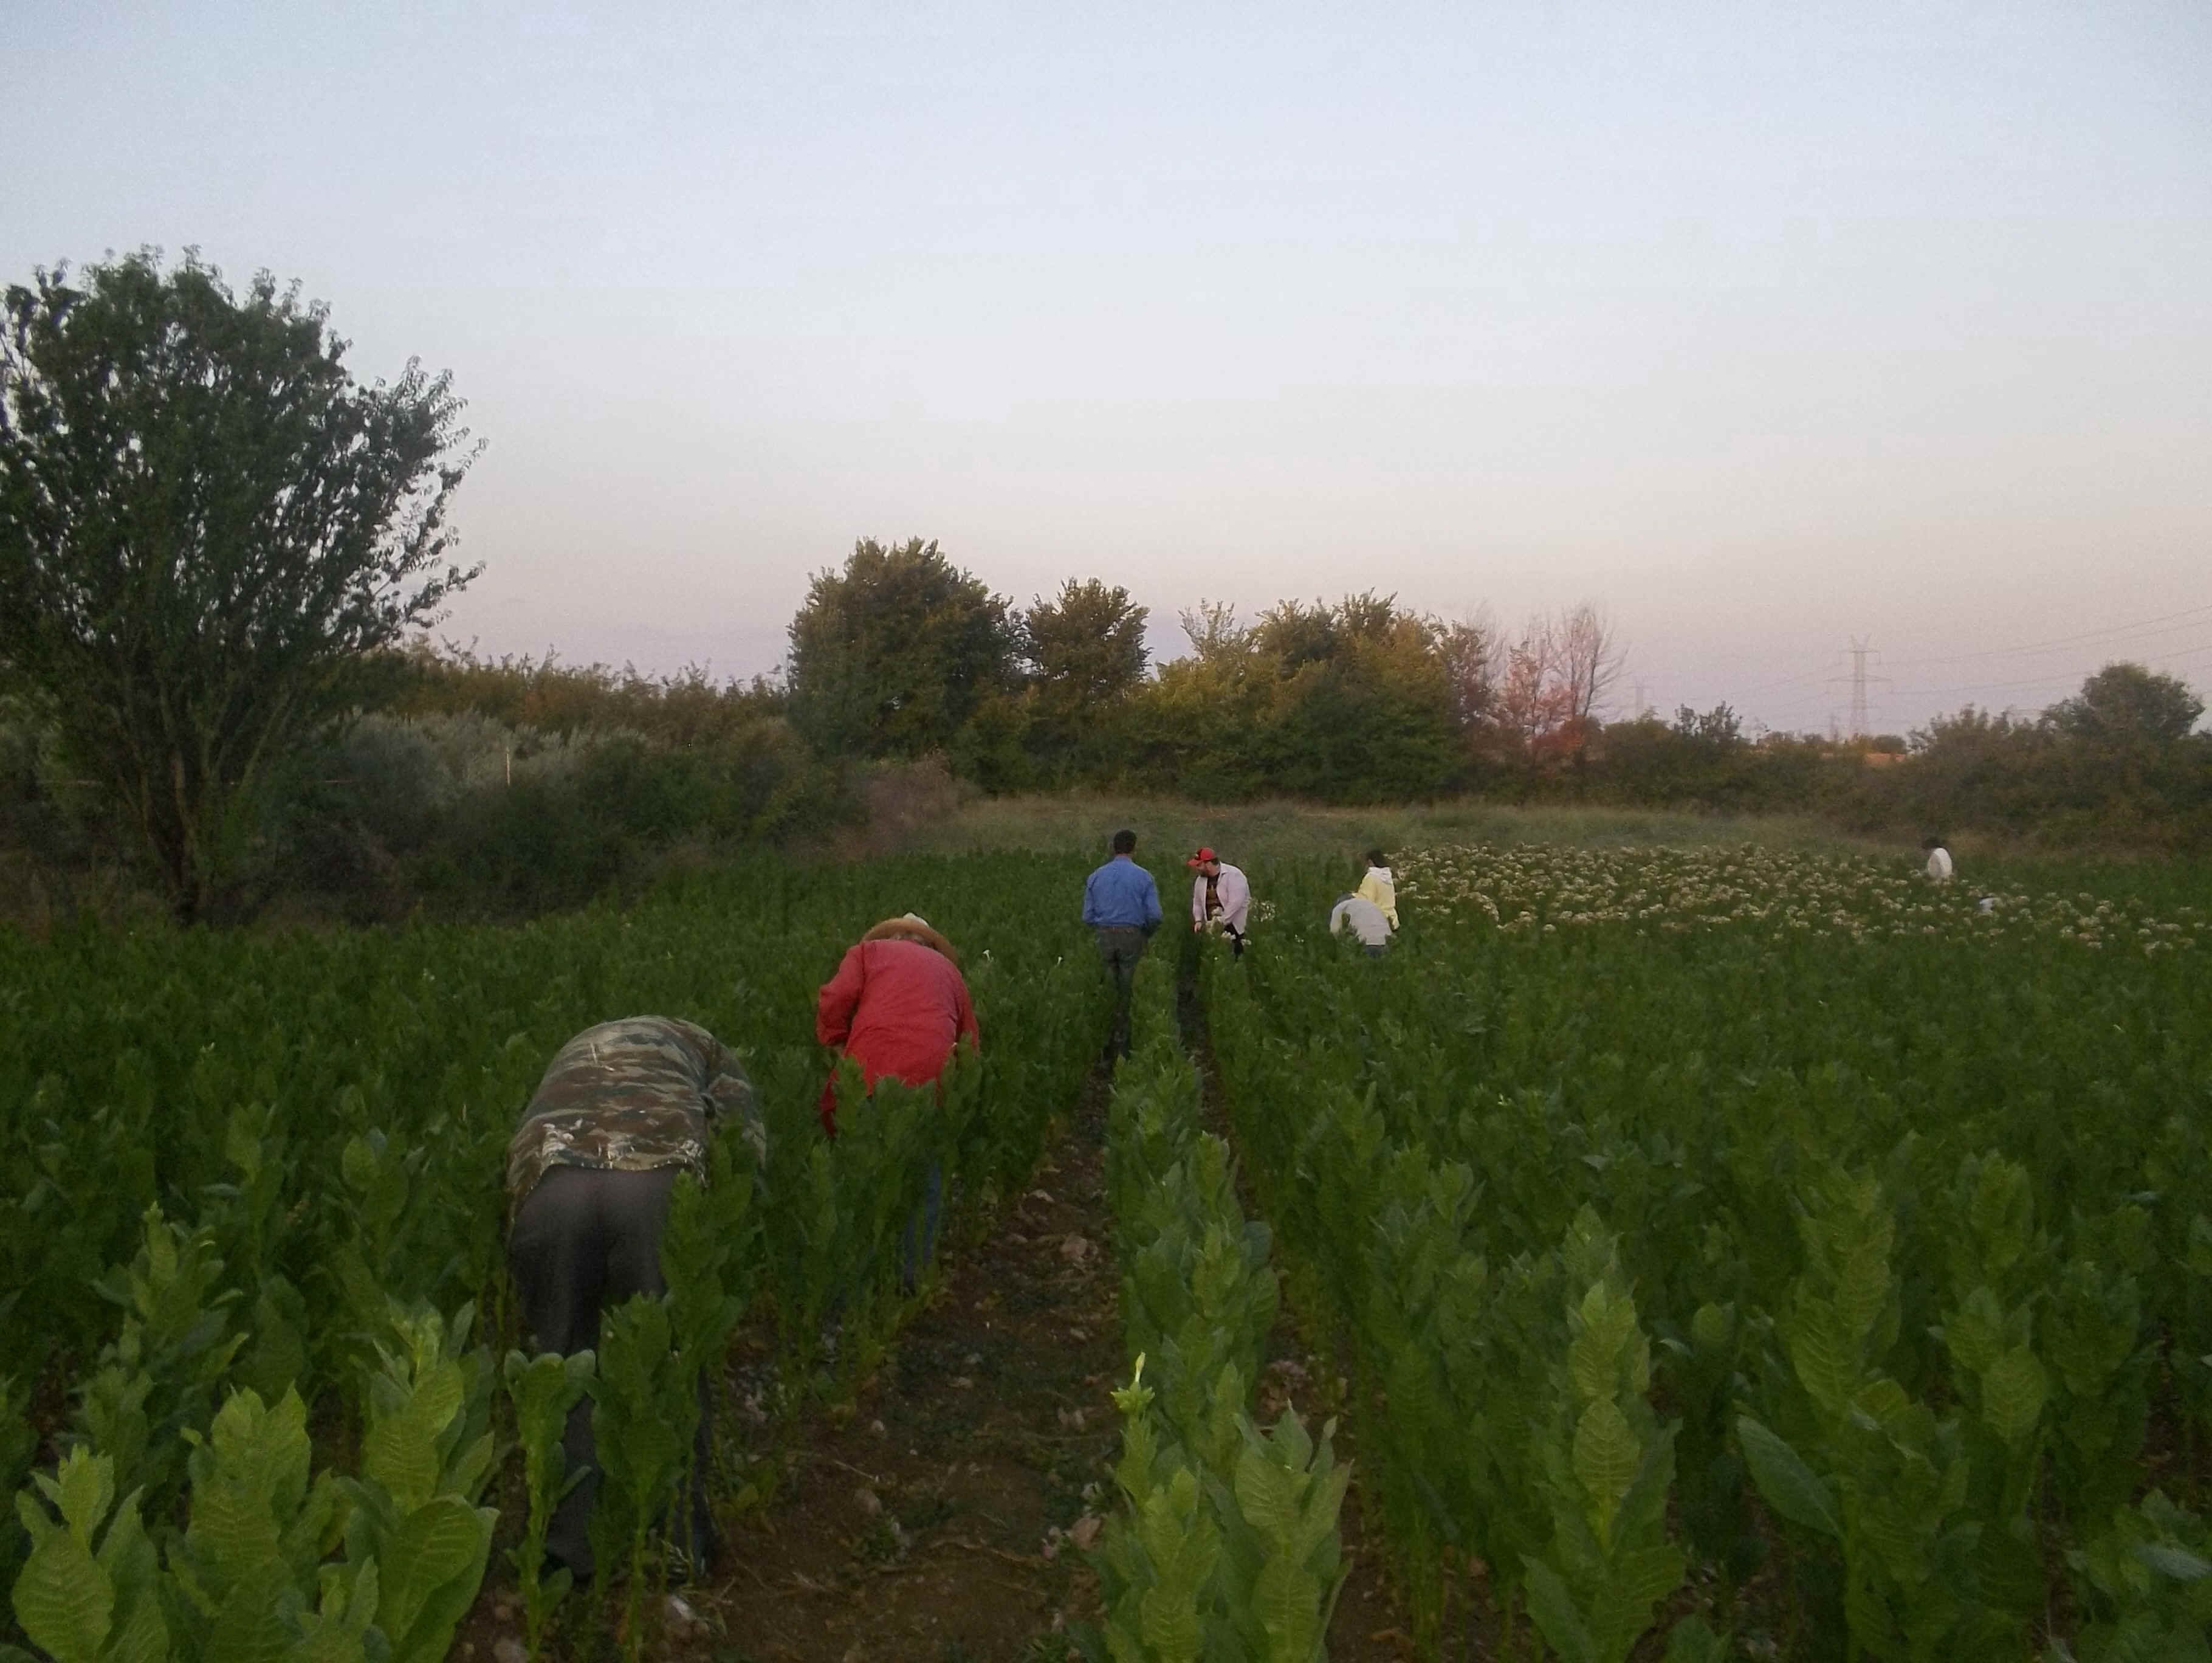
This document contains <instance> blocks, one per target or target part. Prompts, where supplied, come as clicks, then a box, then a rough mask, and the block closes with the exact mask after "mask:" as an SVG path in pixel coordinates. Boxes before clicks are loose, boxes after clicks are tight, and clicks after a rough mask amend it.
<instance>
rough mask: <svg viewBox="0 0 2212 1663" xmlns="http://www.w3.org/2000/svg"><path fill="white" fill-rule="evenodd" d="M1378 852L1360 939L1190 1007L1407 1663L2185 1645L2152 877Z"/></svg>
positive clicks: (2185, 911)
mask: <svg viewBox="0 0 2212 1663" xmlns="http://www.w3.org/2000/svg"><path fill="white" fill-rule="evenodd" d="M1322 877H1323V874H1318V873H1310V874H1299V873H1296V872H1285V873H1279V874H1275V877H1274V880H1273V884H1272V886H1271V892H1272V893H1273V894H1274V895H1275V897H1276V899H1277V901H1278V905H1279V910H1280V911H1281V912H1282V913H1284V914H1285V915H1286V916H1288V917H1293V918H1300V919H1305V920H1311V919H1315V918H1317V917H1321V916H1322V911H1323V910H1324V909H1325V908H1326V906H1327V905H1328V900H1329V899H1330V886H1328V885H1327V884H1325V883H1324V882H1323V881H1322ZM1336 887H1341V884H1340V883H1339V884H1338V885H1336ZM2136 889H2137V892H2135V893H2129V892H2126V891H2125V890H2124V889H2123V890H2122V891H2121V892H2119V893H2118V895H2117V896H2113V895H2110V894H2108V895H2107V896H2106V898H2104V899H2100V898H2099V897H2098V896H2097V895H2095V894H2093V893H2083V892H2072V893H2061V892H2050V891H2043V892H2033V891H2029V890H2027V889H2024V888H2020V887H2016V886H2015V887H2001V888H1998V889H1996V890H1994V891H1991V892H1986V893H1985V892H1980V891H1977V890H1974V889H1972V888H1968V887H1966V886H1965V885H1963V884H1957V885H1953V886H1948V887H1947V888H1942V889H1938V888H1936V887H1934V886H1929V885H1928V884H1926V883H1924V882H1922V881H1920V880H1917V878H1916V877H1914V876H1911V875H1908V874H1907V872H1906V871H1905V869H1904V868H1902V866H1901V863H1900V864H1899V865H1893V866H1887V867H1885V866H1882V865H1881V864H1878V863H1875V862H1867V861H1864V860H1858V859H1853V858H1850V857H1833V858H1818V857H1808V856H1782V855H1778V854H1774V853H1772V852H1768V851H1759V850H1741V851H1730V850H1702V851H1696V852H1674V851H1667V850H1613V851H1587V852H1580V851H1578V852H1565V851H1559V850H1541V849H1531V850H1492V849H1462V850H1451V849H1440V850H1429V851H1426V852H1425V853H1424V854H1422V855H1420V856H1418V857H1413V858H1409V859H1407V861H1406V862H1403V863H1402V865H1401V890H1400V894H1401V904H1402V906H1403V909H1404V911H1405V913H1406V916H1407V928H1406V930H1405V932H1404V935H1403V937H1402V938H1401V941H1398V942H1397V943H1395V944H1394V947H1393V948H1392V950H1391V952H1390V953H1389V956H1388V957H1387V958H1384V959H1367V958H1365V957H1363V956H1361V955H1360V954H1359V953H1357V952H1356V951H1352V950H1348V949H1346V948H1345V947H1342V946H1341V945H1340V944H1339V943H1337V942H1334V941H1331V940H1330V939H1329V938H1328V935H1326V933H1325V932H1324V931H1322V930H1321V929H1318V928H1313V927H1307V928H1304V929H1289V930H1283V931H1279V932H1278V937H1277V939H1276V940H1274V941H1271V942H1270V943H1269V944H1268V950H1267V951H1266V952H1255V953H1251V954H1250V955H1249V956H1248V958H1247V959H1246V960H1245V961H1244V962H1243V964H1241V965H1233V964H1231V963H1229V962H1228V961H1226V960H1225V959H1212V958H1209V959H1208V960H1207V962H1206V966H1205V969H1206V1016H1207V1022H1208V1027H1209V1032H1210V1037H1211V1042H1212V1051H1213V1055H1214V1057H1215V1059H1216V1062H1217V1063H1218V1069H1219V1071H1220V1075H1221V1079H1222V1081H1223V1086H1224V1089H1225V1095H1226V1098H1227V1100H1228V1105H1229V1108H1230V1111H1231V1117H1232V1119H1233V1124H1234V1127H1235V1130H1236V1132H1237V1136H1238V1138H1239V1140H1240V1142H1241V1146H1242V1148H1243V1151H1244V1152H1245V1154H1246V1157H1247V1159H1248V1160H1249V1163H1250V1165H1251V1167H1252V1168H1253V1170H1254V1172H1255V1177H1256V1179H1257V1184H1256V1189H1257V1193H1258V1195H1259V1196H1260V1197H1261V1201H1262V1203H1263V1204H1264V1206H1265V1209H1266V1211H1267V1216H1268V1217H1269V1219H1270V1221H1271V1222H1272V1223H1273V1226H1274V1227H1275V1229H1276V1231H1277V1232H1278V1233H1279V1238H1280V1242H1281V1245H1282V1247H1283V1249H1284V1252H1285V1258H1286V1260H1287V1264H1288V1268H1289V1282H1288V1288H1289V1290H1290V1293H1291V1298H1292V1301H1293V1302H1294V1303H1295V1304H1297V1305H1298V1306H1299V1307H1301V1308H1302V1310H1303V1311H1304V1313H1305V1314H1306V1316H1307V1318H1308V1319H1309V1320H1310V1322H1311V1323H1313V1324H1314V1325H1316V1326H1317V1327H1318V1328H1319V1329H1320V1330H1321V1331H1322V1332H1323V1333H1324V1334H1325V1336H1326V1337H1327V1340H1328V1343H1330V1344H1331V1345H1332V1346H1333V1347H1334V1349H1335V1351H1336V1354H1337V1355H1338V1356H1339V1357H1340V1360H1341V1365H1342V1367H1343V1368H1344V1370H1345V1372H1346V1377H1347V1379H1348V1380H1350V1382H1351V1385H1350V1387H1349V1393H1350V1402H1349V1404H1347V1406H1346V1411H1345V1412H1346V1416H1347V1418H1348V1420H1349V1422H1350V1423H1351V1424H1352V1427H1353V1428H1355V1429H1356V1430H1357V1431H1358V1434H1359V1446H1358V1447H1359V1454H1360V1459H1361V1463H1362V1465H1363V1469H1364V1471H1365V1473H1366V1477H1367V1478H1368V1479H1369V1480H1370V1481H1371V1483H1373V1485H1374V1489H1375V1492H1376V1495H1378V1496H1379V1499H1380V1503H1381V1506H1382V1508H1383V1512H1384V1513H1385V1514H1386V1515H1387V1523H1388V1527H1389V1536H1390V1538H1391V1542H1392V1544H1393V1551H1394V1553H1395V1556H1397V1559H1398V1561H1399V1568H1400V1573H1401V1575H1402V1576H1403V1577H1404V1578H1405V1581H1406V1586H1407V1590H1408V1593H1409V1597H1410V1598H1411V1599H1412V1600H1413V1605H1414V1606H1415V1610H1416V1611H1417V1614H1418V1619H1419V1623H1420V1625H1421V1627H1422V1629H1423V1632H1424V1634H1425V1636H1426V1637H1427V1639H1428V1640H1429V1641H1430V1642H1431V1643H1432V1644H1436V1643H1441V1642H1442V1641H1443V1639H1444V1638H1445V1637H1447V1636H1462V1635H1463V1636H1468V1637H1469V1642H1470V1643H1474V1644H1479V1645H1480V1646H1482V1647H1484V1648H1487V1649H1486V1654H1496V1655H1516V1654H1517V1655H1524V1656H1530V1655H1534V1654H1536V1653H1537V1648H1538V1647H1539V1645H1540V1643H1541V1646H1543V1647H1545V1648H1549V1651H1550V1652H1552V1653H1555V1654H1558V1655H1559V1656H1562V1657H1565V1658H1569V1659H1574V1660H1619V1659H1621V1658H1624V1657H1626V1656H1628V1655H1630V1654H1631V1653H1632V1651H1635V1650H1636V1648H1638V1645H1639V1644H1641V1645H1642V1646H1643V1647H1644V1651H1643V1652H1641V1653H1638V1654H1640V1655H1644V1654H1648V1655H1654V1656H1656V1655H1658V1654H1659V1650H1660V1648H1661V1642H1662V1640H1663V1641H1664V1642H1665V1643H1664V1647H1663V1649H1664V1652H1665V1654H1666V1655H1667V1656H1668V1657H1669V1658H1672V1659H1689V1658H1701V1657H1717V1656H1722V1655H1742V1654H1750V1655H1766V1656H1773V1655H1781V1656H1792V1657H1800V1656H1802V1657H1834V1658H1846V1657H1852V1658H1857V1657H1870V1658H1881V1659H1917V1658H1952V1657H1977V1658H1979V1657H1992V1658H1995V1657H2008V1658H2015V1657H2043V1656H2047V1657H2051V1658H2063V1657H2075V1658H2080V1659H2083V1660H2096V1659H2117V1658H2130V1659H2134V1658H2143V1659H2148V1658H2153V1657H2158V1658H2192V1657H2203V1656H2206V1655H2207V1651H2206V1647H2205V1638H2204V1625H2205V1621H2206V1618H2207V1617H2208V1616H2209V1615H2212V1532H2208V1531H2207V1528H2206V1526H2205V1523H2204V1516H2203V1514H2204V1508H2205V1506H2206V1504H2207V1501H2208V1497H2207V1495H2206V1482H2205V1481H2206V1477H2207V1471H2208V1469H2207V1462H2206V1453H2207V1439H2208V1434H2212V1355H2207V1354H2208V1353H2212V1165H2208V1149H2207V1141H2206V1130H2207V1124H2206V1123H2207V1109H2208V1106H2212V1103H2208V1098H2209V1097H2212V1006H2208V1001H2207V995H2208V993H2212V978H2208V977H2207V975H2206V972H2205V968H2204V966H2206V963H2207V958H2206V955H2205V953H2204V951H2203V949H2202V948H2200V947H2198V945H2197V941H2198V938H2199V935H2200V931H2201V928H2202V915H2201V914H2200V913H2199V912H2198V911H2197V910H2196V909H2195V907H2194V906H2193V905H2191V904H2189V903H2187V902H2186V901H2183V900H2180V899H2178V890H2177V888H2176V887H2175V886H2171V885H2168V886H2164V887H2163V888H2161V886H2160V885H2159V884H2158V883H2156V882H2149V883H2144V884H2139V885H2138V886H2136ZM1646 1636H1649V1637H1648V1638H1647V1637H1646Z"/></svg>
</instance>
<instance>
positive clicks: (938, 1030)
mask: <svg viewBox="0 0 2212 1663" xmlns="http://www.w3.org/2000/svg"><path fill="white" fill-rule="evenodd" d="M814 1037H815V1038H816V1039H819V1040H820V1041H821V1042H822V1043H823V1045H833V1046H836V1048H838V1050H840V1051H842V1053H843V1054H844V1055H845V1056H847V1057H851V1058H852V1059H853V1060H854V1062H856V1063H859V1064H860V1072H861V1075H863V1076H864V1077H865V1078H866V1081H867V1083H868V1086H869V1087H870V1088H871V1089H873V1088H874V1086H875V1083H876V1081H878V1080H880V1079H884V1078H890V1079H892V1080H901V1081H905V1082H906V1083H907V1084H908V1085H910V1086H921V1085H927V1084H929V1083H930V1082H931V1081H934V1080H936V1079H937V1078H938V1077H939V1075H942V1074H943V1073H944V1072H945V1064H946V1063H950V1062H951V1060H952V1052H953V1049H954V1047H955V1046H957V1045H959V1043H960V1042H961V1041H962V1040H963V1039H966V1040H968V1041H969V1043H970V1044H971V1045H981V1035H980V1034H979V1033H977V1031H976V1027H975V1006H974V1005H973V1004H972V1003H970V1002H969V998H968V984H967V983H966V982H964V981H963V980H962V979H961V976H960V967H959V957H958V955H957V953H954V952H953V950H952V943H951V942H950V941H946V940H945V937H944V936H942V935H939V934H938V933H937V932H936V931H935V930H934V929H931V928H930V927H929V924H928V923H927V921H926V920H924V919H921V918H919V917H915V915H914V914H913V913H911V912H909V913H907V914H905V915H904V916H903V917H897V918H886V919H885V920H884V922H883V923H879V924H878V925H877V926H876V927H875V928H874V929H871V930H869V931H868V933H867V934H866V935H863V936H861V937H860V940H859V941H856V942H854V944H853V946H852V947H848V949H846V953H845V957H844V959H843V961H842V962H841V963H840V964H839V965H838V966H837V973H836V975H835V976H833V977H831V978H829V980H828V981H827V982H825V983H823V986H822V993H821V996H820V997H819V999H818V1000H817V1002H816V1004H815V1008H814ZM820 1109H821V1114H822V1129H823V1130H824V1131H826V1132H827V1133H829V1136H832V1137H835V1136H836V1135H837V1079H836V1074H835V1073H834V1072H833V1073H832V1074H831V1075H830V1077H829V1081H828V1082H827V1083H826V1084H825V1085H823V1087H822V1099H821V1104H820ZM943 1185H944V1174H943V1173H942V1172H941V1171H940V1170H939V1167H938V1166H937V1163H936V1162H934V1161H932V1162H931V1163H930V1167H929V1172H928V1173H927V1177H926V1180H925V1185H924V1194H923V1197H922V1203H921V1207H920V1208H919V1209H917V1211H916V1214H915V1217H914V1218H913V1219H912V1220H911V1221H908V1226H907V1230H906V1238H905V1240H904V1241H903V1243H902V1254H901V1260H902V1262H901V1266H900V1279H901V1281H902V1282H904V1283H905V1285H906V1286H907V1287H908V1288H909V1289H911V1288H912V1287H913V1286H914V1282H915V1275H916V1272H917V1271H918V1270H919V1269H920V1266H921V1264H923V1263H924V1262H926V1261H927V1259H928V1258H929V1255H930V1252H931V1251H932V1249H933V1247H934V1246H936V1241H937V1219H938V1211H939V1206H940V1204H941V1202H942V1199H943Z"/></svg>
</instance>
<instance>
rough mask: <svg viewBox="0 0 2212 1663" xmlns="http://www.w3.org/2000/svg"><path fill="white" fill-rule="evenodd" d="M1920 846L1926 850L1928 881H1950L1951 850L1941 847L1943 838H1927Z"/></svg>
mask: <svg viewBox="0 0 2212 1663" xmlns="http://www.w3.org/2000/svg"><path fill="white" fill-rule="evenodd" d="M1920 846H1921V847H1922V848H1923V849H1924V850H1927V851H1928V881H1929V882H1930V883H1948V882H1950V881H1951V851H1950V850H1948V849H1946V848H1944V847H1943V839H1942V838H1929V839H1927V840H1926V841H1925V842H1924V843H1923V844H1921V845H1920Z"/></svg>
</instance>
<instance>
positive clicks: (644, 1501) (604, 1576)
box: [588, 1294, 699, 1663]
mask: <svg viewBox="0 0 2212 1663" xmlns="http://www.w3.org/2000/svg"><path fill="white" fill-rule="evenodd" d="M588 1389H589V1390H590V1392H591V1394H592V1440H593V1442H594V1445H595V1447H596V1449H597V1452H598V1455H599V1487H598V1493H597V1497H596V1499H595V1500H594V1502H593V1503H592V1525H591V1539H592V1560H593V1562H594V1564H595V1566H596V1569H597V1570H598V1574H599V1581H600V1584H601V1586H602V1587H603V1588H605V1587H610V1586H611V1584H612V1582H613V1580H614V1574H615V1569H616V1567H617V1566H622V1567H623V1568H624V1569H626V1571H627V1577H626V1583H625V1587H624V1592H623V1617H622V1623H621V1632H622V1635H623V1654H624V1655H625V1656H626V1657H629V1659H631V1660H633V1663H635V1659H636V1658H637V1657H638V1656H639V1655H641V1648H642V1647H643V1645H644V1636H643V1634H642V1632H641V1629H640V1624H639V1621H638V1612H639V1608H640V1605H641V1599H642V1597H643V1594H644V1591H645V1587H644V1584H645V1564H646V1551H645V1550H646V1543H647V1538H649V1537H650V1536H651V1534H652V1532H653V1526H654V1525H655V1524H656V1523H657V1522H658V1521H659V1520H661V1519H662V1518H663V1517H665V1515H666V1514H667V1512H668V1509H669V1507H670V1505H671V1502H674V1500H675V1499H676V1496H677V1494H678V1489H679V1486H680V1485H681V1483H682V1481H683V1477H684V1467H685V1464H686V1463H687V1462H688V1461H689V1460H690V1455H691V1445H692V1438H693V1435H694V1433H695V1432H696V1430H697V1428H698V1424H699V1390H698V1373H697V1371H696V1368H686V1367H685V1366H684V1361H683V1360H682V1359H681V1358H680V1357H678V1355H677V1353H676V1349H675V1346H674V1343H673V1335H672V1332H671V1327H670V1323H669V1313H668V1306H667V1303H666V1301H663V1300H659V1299H656V1298H654V1297H653V1295H651V1294H638V1295H637V1296H636V1297H635V1298H634V1299H632V1300H630V1301H628V1302H626V1303H625V1304H623V1305H621V1306H618V1307H616V1308H615V1309H614V1310H612V1311H610V1312H608V1313H606V1315H605V1317H604V1318H603V1319H601V1322H600V1325H599V1367H598V1368H597V1369H596V1370H595V1371H594V1372H593V1374H592V1378H591V1380H590V1382H589V1385H588Z"/></svg>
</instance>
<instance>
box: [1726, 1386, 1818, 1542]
mask: <svg viewBox="0 0 2212 1663" xmlns="http://www.w3.org/2000/svg"><path fill="white" fill-rule="evenodd" d="M1735 1430H1736V1437H1737V1440H1738V1441H1740V1442H1741V1444H1742V1446H1743V1459H1744V1465H1746V1466H1747V1467H1749V1468H1750V1469H1751V1477H1752V1482H1753V1483H1755V1484H1757V1485H1758V1486H1759V1494H1760V1495H1762V1496H1764V1497H1765V1500H1766V1504H1767V1505H1768V1506H1769V1507H1771V1508H1773V1509H1774V1510H1775V1511H1776V1512H1777V1513H1778V1514H1781V1515H1782V1516H1783V1517H1784V1518H1785V1519H1787V1520H1790V1522H1791V1523H1793V1524H1799V1525H1802V1526H1805V1527H1806V1528H1807V1529H1808V1530H1817V1531H1819V1532H1820V1533H1821V1534H1822V1535H1824V1536H1832V1537H1833V1538H1836V1539H1837V1540H1838V1541H1841V1540H1842V1539H1843V1535H1844V1521H1843V1518H1842V1516H1841V1515H1840V1514H1838V1512H1837V1511H1836V1498H1835V1496H1834V1495H1833V1494H1832V1492H1831V1491H1830V1490H1829V1489H1828V1486H1827V1484H1826V1483H1825V1482H1823V1481H1822V1480H1821V1479H1820V1477H1819V1476H1818V1475H1817V1474H1815V1473H1814V1471H1813V1469H1812V1468H1810V1467H1808V1466H1807V1465H1805V1463H1804V1461H1803V1459H1802V1458H1800V1456H1799V1455H1798V1453H1797V1452H1796V1450H1794V1449H1792V1448H1790V1446H1789V1445H1788V1444H1786V1443H1784V1441H1782V1440H1781V1439H1780V1438H1778V1437H1777V1436H1775V1435H1774V1434H1773V1433H1771V1432H1770V1431H1768V1430H1767V1429H1766V1428H1765V1427H1764V1426H1762V1425H1760V1424H1759V1422H1757V1421H1755V1420H1753V1419H1752V1417H1751V1416H1748V1415H1744V1416H1739V1417H1738V1418H1737V1420H1736V1423H1735Z"/></svg>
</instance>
